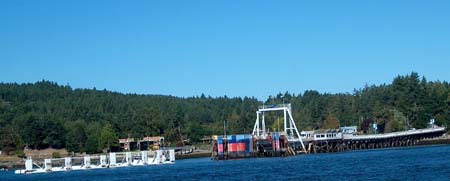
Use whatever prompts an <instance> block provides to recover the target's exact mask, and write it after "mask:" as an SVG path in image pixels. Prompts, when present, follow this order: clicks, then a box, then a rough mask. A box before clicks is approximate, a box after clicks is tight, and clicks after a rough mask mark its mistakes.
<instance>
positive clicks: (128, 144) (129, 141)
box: [119, 138, 136, 151]
mask: <svg viewBox="0 0 450 181" xmlns="http://www.w3.org/2000/svg"><path fill="white" fill-rule="evenodd" d="M135 143H136V142H135V141H134V138H124V139H119V144H120V148H121V149H122V150H125V151H130V150H131V148H132V147H134V144H135ZM132 145H133V146H132Z"/></svg>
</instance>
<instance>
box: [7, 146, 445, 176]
mask: <svg viewBox="0 0 450 181" xmlns="http://www.w3.org/2000/svg"><path fill="white" fill-rule="evenodd" d="M17 179H19V180H21V179H26V180H29V179H35V180H62V179H64V180H275V179H291V180H405V179H406V180H426V179H428V180H450V146H427V147H414V148H395V149H383V150H365V151H353V152H344V153H332V154H316V155H301V156H294V157H287V158H257V159H244V160H230V161H211V160H209V158H200V159H189V160H178V161H176V163H175V164H173V165H159V166H145V167H128V168H115V169H101V170H87V171H71V172H58V173H46V174H31V175H14V173H13V172H11V171H10V172H0V180H17Z"/></svg>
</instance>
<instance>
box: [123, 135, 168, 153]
mask: <svg viewBox="0 0 450 181" xmlns="http://www.w3.org/2000/svg"><path fill="white" fill-rule="evenodd" d="M163 143H164V137H162V136H146V137H143V138H142V139H139V140H137V139H134V138H124V139H119V144H120V148H121V149H122V150H124V151H133V150H149V149H159V147H160V146H161V145H163Z"/></svg>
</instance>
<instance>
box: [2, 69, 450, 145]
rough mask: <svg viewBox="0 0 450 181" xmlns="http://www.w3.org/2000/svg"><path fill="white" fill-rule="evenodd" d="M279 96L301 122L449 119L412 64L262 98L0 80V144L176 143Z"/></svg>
mask: <svg viewBox="0 0 450 181" xmlns="http://www.w3.org/2000/svg"><path fill="white" fill-rule="evenodd" d="M283 102H286V103H288V102H289V103H291V104H292V109H293V110H292V111H293V115H294V119H295V120H296V122H297V125H298V127H299V129H301V130H309V129H327V128H337V127H339V126H349V125H358V126H359V127H360V129H362V130H368V125H369V124H370V123H372V122H377V123H378V124H379V127H380V130H381V131H382V132H392V131H400V130H404V129H406V128H407V127H405V125H408V126H409V127H416V128H422V127H425V125H426V123H427V122H428V120H429V119H430V118H435V119H436V121H437V124H439V125H448V123H449V122H450V85H449V83H448V82H440V81H427V80H426V79H425V78H424V77H420V76H419V75H418V74H417V73H415V72H413V73H411V74H409V75H406V76H397V77H396V78H394V80H393V81H392V83H391V84H382V85H372V86H365V87H364V88H361V89H355V91H354V92H353V93H338V94H330V93H319V92H317V91H305V92H304V93H301V94H291V93H287V92H286V93H284V94H278V95H276V96H271V97H270V98H269V99H268V100H266V101H264V102H262V101H258V100H257V99H256V98H254V97H243V98H240V97H233V98H229V97H226V96H224V97H216V98H212V97H209V96H204V95H201V96H197V97H188V98H180V97H174V96H164V95H139V94H123V93H118V92H112V91H107V90H96V89H73V88H71V87H70V86H63V85H58V84H56V83H54V82H50V81H45V80H44V81H39V82H36V83H27V84H17V83H0V136H1V137H0V149H2V150H3V151H5V152H7V153H14V151H16V150H21V149H23V147H24V146H27V147H28V148H32V149H44V148H48V147H52V148H67V149H68V150H69V151H75V152H88V153H96V152H101V151H102V150H104V149H109V148H105V145H106V146H108V147H110V146H111V144H112V143H110V142H108V140H104V139H107V138H110V139H111V138H114V139H116V137H121V138H125V137H135V138H139V137H142V136H156V135H162V136H164V137H165V138H166V140H168V141H169V142H172V143H176V142H178V141H179V140H180V132H179V131H181V135H183V137H185V138H190V140H191V141H192V142H195V141H198V140H199V139H200V138H201V137H203V136H207V135H212V134H222V132H223V123H224V121H227V125H228V129H227V133H250V132H251V131H252V129H253V123H254V121H255V119H256V115H255V111H256V110H257V107H258V106H259V105H262V104H280V103H283ZM279 116H280V115H277V114H276V113H275V114H271V115H268V125H269V126H268V127H270V129H272V130H276V129H277V121H276V120H277V119H278V118H279ZM105 130H106V131H105ZM109 132H112V134H110V133H109ZM102 135H110V136H102ZM104 137H107V138H104ZM105 143H107V144H105Z"/></svg>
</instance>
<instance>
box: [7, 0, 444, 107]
mask: <svg viewBox="0 0 450 181" xmlns="http://www.w3.org/2000/svg"><path fill="white" fill-rule="evenodd" d="M449 22H450V1H445V0H436V1H414V0H412V1H411V0H408V1H401V0H400V1H390V0H385V1H384V0H378V1H360V0H355V1H264V0H263V1H261V0H258V1H209V0H205V1H167V0H164V1H147V0H143V1H119V0H116V1H109V0H108V1H92V0H90V1H84V0H77V1H60V0H54V1H47V0H41V1H28V0H27V1H21V0H11V1H8V0H2V1H0V27H1V28H0V67H1V71H0V82H18V83H23V82H36V81H39V80H42V79H46V80H51V81H56V82H58V83H60V84H64V85H66V84H69V85H71V86H72V87H74V88H92V87H96V88H97V89H104V88H106V89H108V90H113V91H119V92H124V93H142V94H164V95H175V96H183V97H187V96H194V95H200V94H201V93H205V94H206V95H211V96H223V95H227V96H232V97H233V96H255V97H257V98H259V99H265V98H267V97H268V96H269V95H274V94H277V93H279V92H285V91H289V92H292V93H301V92H303V91H305V90H318V91H320V92H330V93H338V92H352V91H353V89H354V88H361V87H363V86H364V85H365V84H366V83H367V84H369V85H371V84H382V83H390V82H391V81H392V79H393V78H394V77H395V76H397V75H405V74H408V73H410V72H411V71H416V72H418V73H419V74H420V75H424V76H426V77H427V78H428V80H441V81H443V80H446V81H449V80H450V71H449V67H450V23H449Z"/></svg>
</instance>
